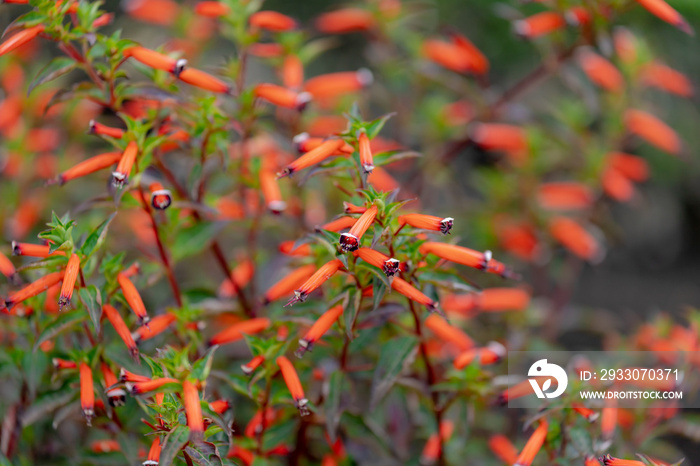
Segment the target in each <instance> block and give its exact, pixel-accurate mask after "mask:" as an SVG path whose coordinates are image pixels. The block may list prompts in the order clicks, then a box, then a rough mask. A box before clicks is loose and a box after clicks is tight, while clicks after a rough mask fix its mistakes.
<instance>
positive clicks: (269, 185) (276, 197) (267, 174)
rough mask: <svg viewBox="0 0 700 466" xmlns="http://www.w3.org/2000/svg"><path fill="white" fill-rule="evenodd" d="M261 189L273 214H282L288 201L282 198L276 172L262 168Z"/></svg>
mask: <svg viewBox="0 0 700 466" xmlns="http://www.w3.org/2000/svg"><path fill="white" fill-rule="evenodd" d="M259 177H260V190H261V191H262V194H263V197H264V198H265V204H266V205H267V208H268V210H269V211H270V212H272V213H273V214H280V213H282V212H284V210H285V209H286V208H287V203H286V202H284V200H282V191H280V186H279V184H278V183H277V177H276V176H275V172H273V171H272V170H268V169H266V168H263V169H261V170H260V175H259Z"/></svg>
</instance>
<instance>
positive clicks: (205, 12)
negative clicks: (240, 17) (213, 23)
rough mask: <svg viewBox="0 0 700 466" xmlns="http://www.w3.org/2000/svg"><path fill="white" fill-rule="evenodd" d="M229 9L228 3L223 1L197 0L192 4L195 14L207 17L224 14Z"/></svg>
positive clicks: (227, 12)
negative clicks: (203, 0) (200, 0)
mask: <svg viewBox="0 0 700 466" xmlns="http://www.w3.org/2000/svg"><path fill="white" fill-rule="evenodd" d="M230 11H231V8H229V6H228V5H226V4H225V3H223V2H214V1H205V2H198V3H197V4H196V5H195V6H194V12H195V14H198V15H199V16H205V17H207V18H219V17H221V16H226V15H227V14H229V12H230Z"/></svg>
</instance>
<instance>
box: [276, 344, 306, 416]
mask: <svg viewBox="0 0 700 466" xmlns="http://www.w3.org/2000/svg"><path fill="white" fill-rule="evenodd" d="M275 362H276V363H277V365H278V366H279V368H280V371H282V378H284V383H285V384H286V385H287V388H288V389H289V393H291V395H292V398H294V404H295V405H296V407H297V408H298V409H299V413H300V414H301V415H302V416H306V415H307V414H309V409H308V407H307V405H308V403H309V400H307V399H306V398H305V397H304V388H303V387H302V386H301V382H300V381H299V376H298V375H297V371H296V370H294V366H293V365H292V363H291V362H289V359H287V358H286V357H285V356H280V357H278V358H277V359H276V360H275Z"/></svg>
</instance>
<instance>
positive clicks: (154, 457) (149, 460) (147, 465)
mask: <svg viewBox="0 0 700 466" xmlns="http://www.w3.org/2000/svg"><path fill="white" fill-rule="evenodd" d="M161 447H162V445H161V444H160V437H155V438H154V439H153V443H152V444H151V449H150V450H148V456H147V457H146V461H144V462H143V463H142V464H143V466H158V463H159V462H160V450H161Z"/></svg>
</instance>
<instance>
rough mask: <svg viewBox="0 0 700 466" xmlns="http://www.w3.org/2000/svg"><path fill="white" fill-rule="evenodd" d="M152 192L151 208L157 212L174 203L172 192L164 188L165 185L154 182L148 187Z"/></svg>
mask: <svg viewBox="0 0 700 466" xmlns="http://www.w3.org/2000/svg"><path fill="white" fill-rule="evenodd" d="M148 189H150V191H151V206H152V207H153V208H154V209H156V210H165V209H167V208H168V207H170V204H172V203H173V196H172V194H170V191H169V190H167V189H165V188H163V185H162V184H160V183H158V182H154V183H151V185H150V186H149V187H148Z"/></svg>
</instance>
